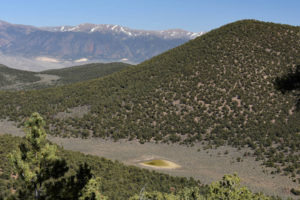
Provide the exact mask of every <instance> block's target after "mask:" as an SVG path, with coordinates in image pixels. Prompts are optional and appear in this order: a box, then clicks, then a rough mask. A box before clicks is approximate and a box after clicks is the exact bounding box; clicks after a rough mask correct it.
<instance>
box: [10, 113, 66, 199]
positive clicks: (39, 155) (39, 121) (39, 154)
mask: <svg viewBox="0 0 300 200" xmlns="http://www.w3.org/2000/svg"><path fill="white" fill-rule="evenodd" d="M44 125H45V121H44V120H43V118H42V117H41V116H40V115H39V114H38V113H33V114H32V115H31V117H30V118H29V120H28V121H27V122H26V123H25V127H26V136H25V138H26V142H24V143H22V144H21V145H20V146H19V149H18V150H16V151H14V152H13V153H12V154H11V160H12V162H13V165H14V167H15V170H16V172H17V175H18V178H19V179H21V180H22V181H23V182H24V187H23V190H22V191H19V195H20V196H23V197H27V198H29V197H30V196H32V195H33V196H34V197H35V199H39V198H40V196H41V194H42V192H43V190H44V188H43V184H44V183H45V182H46V181H47V180H49V179H50V178H52V174H51V171H52V170H51V169H53V166H54V165H55V164H56V163H57V162H59V158H58V157H57V155H56V152H57V148H56V146H55V145H52V144H49V142H47V140H46V136H47V135H46V132H45V130H44ZM65 171H66V170H65ZM65 171H63V172H62V174H61V175H63V174H64V172H65ZM56 176H57V175H56Z"/></svg>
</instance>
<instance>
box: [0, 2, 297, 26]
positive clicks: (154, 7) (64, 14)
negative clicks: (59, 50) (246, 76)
mask: <svg viewBox="0 0 300 200" xmlns="http://www.w3.org/2000/svg"><path fill="white" fill-rule="evenodd" d="M240 19H257V20H263V21H271V22H278V23H284V24H291V25H297V26H299V25H300V0H206V1H204V0H203V1H202V0H0V20H4V21H7V22H10V23H16V24H27V25H34V26H56V25H77V24H80V23H86V22H89V23H95V24H118V25H123V26H127V27H130V28H135V29H146V30H164V29H170V28H181V29H185V30H189V31H194V32H199V31H208V30H211V29H214V28H217V27H219V26H221V25H224V24H226V23H229V22H233V21H236V20H240Z"/></svg>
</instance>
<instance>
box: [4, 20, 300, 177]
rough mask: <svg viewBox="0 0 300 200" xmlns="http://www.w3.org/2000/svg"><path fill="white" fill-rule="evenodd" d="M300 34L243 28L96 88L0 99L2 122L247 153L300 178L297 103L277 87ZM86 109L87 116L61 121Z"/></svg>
mask: <svg viewBox="0 0 300 200" xmlns="http://www.w3.org/2000/svg"><path fill="white" fill-rule="evenodd" d="M299 55H300V27H294V26H289V25H281V24H274V23H265V22H260V21H254V20H243V21H237V22H234V23H231V24H228V25H225V26H222V27H220V28H218V29H215V30H212V31H210V32H208V33H207V34H205V35H203V36H201V37H198V38H196V39H194V40H192V41H190V42H188V43H186V44H184V45H182V46H179V47H177V48H174V49H172V50H170V51H167V52H166V53H163V54H161V55H159V56H156V57H154V58H152V59H150V60H148V61H145V62H143V63H141V64H139V65H137V66H130V67H128V68H127V69H126V70H122V71H120V72H116V73H113V74H111V75H109V76H105V77H102V78H99V79H94V80H90V81H85V82H79V83H75V84H70V85H67V86H62V87H55V88H49V89H44V90H38V91H34V90H33V91H27V92H23V91H20V92H0V107H1V111H0V116H1V117H2V118H6V117H9V118H10V119H11V120H14V121H19V122H22V121H23V120H24V118H26V117H27V116H29V115H30V113H31V112H32V111H38V112H40V113H41V114H42V115H43V116H44V117H45V118H46V120H47V121H48V123H49V124H50V125H49V126H48V130H49V131H50V133H51V134H53V135H60V136H75V137H89V136H93V137H111V138H114V139H119V138H128V139H129V140H131V139H138V140H140V141H141V142H146V141H149V140H156V141H163V142H178V143H184V144H188V145H190V144H193V143H195V142H204V143H205V144H208V145H209V146H220V145H225V144H228V145H232V146H234V147H244V146H247V147H250V148H252V149H253V152H254V155H255V156H256V158H257V159H258V160H260V159H261V160H263V161H264V163H265V164H266V165H267V166H270V167H274V168H276V169H277V170H276V172H278V173H280V172H282V170H284V173H286V174H291V175H292V176H293V177H296V176H298V175H297V174H300V164H299V160H300V159H299V157H300V156H299V150H300V134H299V132H300V113H299V112H296V109H295V104H296V102H297V97H296V96H295V95H293V92H292V93H285V94H283V93H281V92H280V91H279V90H277V89H276V87H275V86H274V82H275V80H276V78H277V77H282V76H284V75H285V74H287V73H289V72H290V71H291V70H294V69H295V68H296V65H298V64H299V63H300V60H299ZM82 106H88V107H89V112H88V113H87V114H85V115H84V116H83V117H75V116H74V117H72V116H71V117H68V118H63V119H62V118H58V117H56V116H57V113H59V112H65V111H67V110H68V109H72V108H77V107H82Z"/></svg>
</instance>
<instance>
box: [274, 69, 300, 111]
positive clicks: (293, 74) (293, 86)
mask: <svg viewBox="0 0 300 200" xmlns="http://www.w3.org/2000/svg"><path fill="white" fill-rule="evenodd" d="M274 85H275V88H276V89H277V90H280V91H281V92H282V93H283V94H285V93H287V92H292V91H295V93H294V94H295V96H296V97H297V102H296V109H297V111H299V110H300V65H297V67H296V70H291V71H290V72H289V73H288V74H286V75H284V76H282V77H277V78H276V79H275V82H274Z"/></svg>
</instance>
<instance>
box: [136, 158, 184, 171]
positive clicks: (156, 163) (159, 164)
mask: <svg viewBox="0 0 300 200" xmlns="http://www.w3.org/2000/svg"><path fill="white" fill-rule="evenodd" d="M139 164H140V165H142V166H145V167H153V168H162V169H177V168H180V165H177V164H176V163H174V162H171V161H168V160H158V159H156V160H148V161H143V162H141V163H139Z"/></svg>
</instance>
